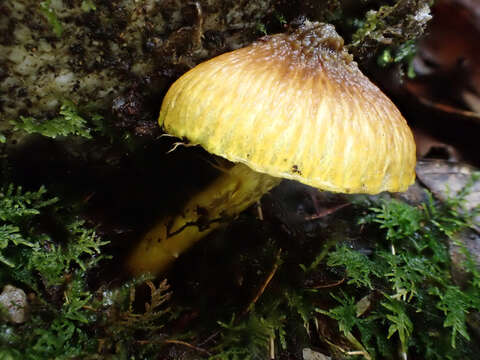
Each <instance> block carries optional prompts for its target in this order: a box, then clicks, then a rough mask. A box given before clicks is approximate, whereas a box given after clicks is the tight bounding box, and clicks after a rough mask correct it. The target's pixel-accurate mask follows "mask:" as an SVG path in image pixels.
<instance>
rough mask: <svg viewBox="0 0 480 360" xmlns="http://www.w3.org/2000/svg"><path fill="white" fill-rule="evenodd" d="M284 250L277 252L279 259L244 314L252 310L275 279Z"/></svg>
mask: <svg viewBox="0 0 480 360" xmlns="http://www.w3.org/2000/svg"><path fill="white" fill-rule="evenodd" d="M281 252H282V250H281V249H280V250H278V252H277V256H276V258H277V261H275V264H274V265H273V268H272V271H270V274H268V276H267V279H266V280H265V282H264V283H263V285H262V286H261V287H260V289H259V290H258V291H257V294H256V295H255V297H254V298H253V300H252V301H251V302H250V304H249V305H248V307H247V308H246V309H245V310H244V311H243V313H242V315H246V314H248V313H249V312H250V310H252V308H253V306H254V305H255V303H256V302H257V301H258V299H259V298H260V296H262V294H263V292H264V291H265V289H266V288H267V286H268V284H269V283H270V281H272V279H273V276H274V275H275V273H276V272H277V270H278V266H279V265H280V262H279V261H278V260H279V258H280V254H281Z"/></svg>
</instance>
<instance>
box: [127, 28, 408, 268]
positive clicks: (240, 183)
mask: <svg viewBox="0 0 480 360" xmlns="http://www.w3.org/2000/svg"><path fill="white" fill-rule="evenodd" d="M159 123H160V125H161V126H162V127H163V129H164V130H165V131H166V132H167V133H169V134H171V135H174V136H177V137H179V138H186V139H188V141H189V142H190V143H192V144H198V145H201V146H202V147H203V148H205V149H206V150H207V151H209V152H210V153H212V154H215V155H218V156H221V157H223V158H226V159H228V160H230V161H231V162H233V163H236V164H237V165H235V166H233V167H232V168H231V169H229V170H226V171H225V172H224V173H223V174H222V175H221V177H220V178H219V179H217V180H216V181H215V182H214V183H213V184H211V185H210V186H209V187H208V188H206V189H205V190H204V191H203V192H202V193H200V194H198V195H197V196H195V197H194V198H192V199H191V200H190V201H189V202H188V203H187V205H186V207H185V208H184V210H183V211H182V212H181V213H180V214H178V215H177V216H175V217H174V218H171V219H166V220H164V221H162V222H160V223H159V224H158V225H156V226H155V227H154V228H153V229H152V230H151V231H150V232H148V233H147V234H146V235H145V236H144V238H143V239H142V240H141V241H140V243H139V244H138V247H137V248H136V249H135V250H134V252H133V254H132V255H131V257H130V259H129V262H128V266H129V268H130V269H131V270H132V271H133V272H134V273H141V272H146V271H150V272H153V273H159V272H161V271H163V270H165V269H166V268H167V267H168V266H169V265H170V263H171V262H172V261H173V260H174V259H175V258H176V257H177V256H178V255H179V254H180V253H181V252H182V251H184V250H185V249H187V248H188V247H189V246H191V245H192V244H194V243H195V242H196V241H198V240H199V239H200V238H201V237H202V236H204V235H206V234H207V233H208V232H209V231H210V230H211V229H212V228H213V227H214V226H216V225H218V223H219V221H220V219H222V218H224V217H232V216H234V215H236V214H238V213H239V212H241V211H242V210H244V209H246V208H247V207H248V206H250V205H251V204H253V203H254V202H256V201H257V200H258V199H259V198H260V197H261V196H262V193H263V192H266V191H268V190H269V189H270V188H271V187H273V186H275V185H276V184H277V183H278V182H279V181H280V179H281V178H287V179H293V180H297V181H300V182H302V183H304V184H307V185H310V186H314V187H316V188H319V189H324V190H328V191H333V192H343V193H369V194H375V193H379V192H381V191H392V192H395V191H404V190H406V189H407V187H408V186H409V185H410V184H411V183H412V182H413V181H414V178H415V171H414V167H415V143H414V140H413V136H412V133H411V131H410V129H409V128H408V125H407V123H406V121H405V120H404V118H403V117H402V115H401V114H400V112H399V111H398V109H397V108H396V107H395V105H394V104H393V103H392V102H391V101H390V100H389V99H388V98H387V97H386V96H385V95H384V94H383V93H382V92H381V91H380V90H379V89H378V88H377V87H376V86H375V85H374V84H372V83H371V82H370V81H369V80H368V79H367V78H366V77H365V76H364V75H363V74H362V73H361V72H360V70H359V69H358V66H357V64H356V63H355V62H354V61H353V60H352V57H351V55H350V54H348V53H347V51H346V50H345V49H344V47H343V40H342V38H341V37H340V36H339V35H338V34H337V33H336V32H335V30H334V28H333V26H331V25H328V24H321V23H312V22H309V21H307V22H305V23H304V24H303V25H302V26H300V27H299V28H298V29H296V30H295V31H292V32H290V33H285V34H278V35H272V36H265V37H263V38H261V39H259V40H258V41H256V42H254V43H253V44H251V45H249V46H247V47H245V48H241V49H238V50H235V51H232V52H229V53H226V54H223V55H220V56H218V57H216V58H213V59H211V60H209V61H206V62H204V63H201V64H199V65H198V66H196V67H195V68H193V69H192V70H190V71H188V72H187V73H186V74H184V75H183V76H182V77H180V78H179V79H178V80H177V81H176V82H175V83H174V84H173V85H172V86H171V88H170V89H169V91H168V93H167V95H166V96H165V98H164V100H163V104H162V108H161V111H160V118H159Z"/></svg>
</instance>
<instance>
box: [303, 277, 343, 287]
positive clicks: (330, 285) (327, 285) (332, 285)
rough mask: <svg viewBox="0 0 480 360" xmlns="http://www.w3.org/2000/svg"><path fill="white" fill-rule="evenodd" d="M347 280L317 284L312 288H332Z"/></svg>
mask: <svg viewBox="0 0 480 360" xmlns="http://www.w3.org/2000/svg"><path fill="white" fill-rule="evenodd" d="M344 281H345V278H343V279H341V280H339V281H337V282H334V283H333V284H326V285H316V286H314V287H312V288H311V289H326V288H331V287H334V286H338V285H340V284H342V283H343V282H344Z"/></svg>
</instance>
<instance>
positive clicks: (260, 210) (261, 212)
mask: <svg viewBox="0 0 480 360" xmlns="http://www.w3.org/2000/svg"><path fill="white" fill-rule="evenodd" d="M257 214H258V219H259V220H260V221H263V210H262V203H261V202H260V200H259V201H257Z"/></svg>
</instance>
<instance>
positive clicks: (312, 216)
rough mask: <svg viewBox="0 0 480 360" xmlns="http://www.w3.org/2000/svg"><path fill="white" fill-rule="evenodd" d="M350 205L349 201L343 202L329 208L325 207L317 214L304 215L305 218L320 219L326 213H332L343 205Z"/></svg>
mask: <svg viewBox="0 0 480 360" xmlns="http://www.w3.org/2000/svg"><path fill="white" fill-rule="evenodd" d="M348 205H350V203H345V204H340V205H337V206H335V207H333V208H330V209H326V210H324V211H321V212H319V213H318V214H315V215H311V216H307V217H305V220H316V219H320V218H322V217H325V216H327V215H330V214H332V213H334V212H335V211H338V210H340V209H342V208H344V207H345V206H348Z"/></svg>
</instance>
